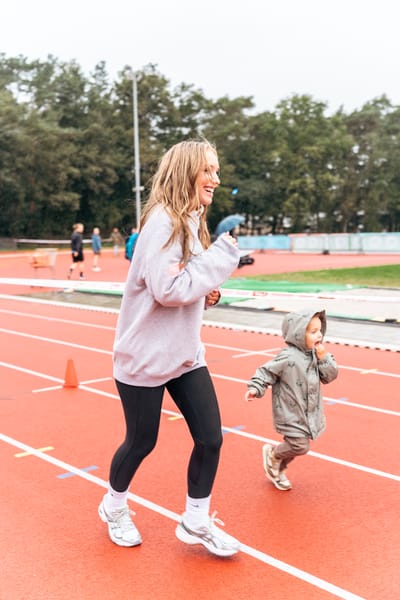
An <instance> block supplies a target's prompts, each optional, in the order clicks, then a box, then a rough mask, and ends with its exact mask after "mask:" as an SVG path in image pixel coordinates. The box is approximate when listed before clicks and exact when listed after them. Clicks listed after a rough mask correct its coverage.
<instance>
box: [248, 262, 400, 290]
mask: <svg viewBox="0 0 400 600" xmlns="http://www.w3.org/2000/svg"><path fill="white" fill-rule="evenodd" d="M251 279H255V280H258V281H283V280H284V281H288V282H299V283H314V284H315V283H318V284H328V283H332V284H334V283H336V284H337V283H340V284H343V285H351V286H364V287H385V288H400V264H398V265H382V266H377V267H357V268H352V269H327V270H323V271H297V272H295V273H279V274H274V275H253V276H252V277H251Z"/></svg>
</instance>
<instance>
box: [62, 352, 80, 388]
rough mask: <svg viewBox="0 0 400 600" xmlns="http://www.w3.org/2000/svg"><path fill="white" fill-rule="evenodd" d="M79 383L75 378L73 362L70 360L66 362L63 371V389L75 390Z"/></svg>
mask: <svg viewBox="0 0 400 600" xmlns="http://www.w3.org/2000/svg"><path fill="white" fill-rule="evenodd" d="M78 385H79V382H78V378H77V376H76V371H75V365H74V361H73V360H72V359H71V358H70V359H68V362H67V368H66V370H65V381H64V387H66V388H75V387H78Z"/></svg>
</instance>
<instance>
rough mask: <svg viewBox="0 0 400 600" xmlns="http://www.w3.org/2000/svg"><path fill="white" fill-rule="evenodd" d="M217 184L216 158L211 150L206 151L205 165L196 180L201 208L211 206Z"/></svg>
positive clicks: (217, 163) (218, 182) (217, 168)
mask: <svg viewBox="0 0 400 600" xmlns="http://www.w3.org/2000/svg"><path fill="white" fill-rule="evenodd" d="M219 184H220V180H219V162H218V157H217V155H216V154H215V152H214V151H213V150H211V149H208V150H207V151H206V164H205V165H204V167H203V168H202V169H201V170H200V172H199V174H198V175H197V179H196V188H197V193H198V197H199V200H200V204H201V205H202V206H209V205H210V204H211V202H212V201H213V194H214V190H215V188H216V187H217V186H219Z"/></svg>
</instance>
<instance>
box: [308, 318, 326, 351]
mask: <svg viewBox="0 0 400 600" xmlns="http://www.w3.org/2000/svg"><path fill="white" fill-rule="evenodd" d="M321 328H322V324H321V319H320V318H319V317H313V318H312V319H311V321H310V322H309V324H308V326H307V329H306V338H305V344H306V348H307V349H308V350H312V349H313V348H315V346H317V344H319V343H320V342H322V331H321Z"/></svg>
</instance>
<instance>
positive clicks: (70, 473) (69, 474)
mask: <svg viewBox="0 0 400 600" xmlns="http://www.w3.org/2000/svg"><path fill="white" fill-rule="evenodd" d="M98 468H99V467H96V466H95V465H92V466H91V467H85V468H84V469H81V471H95V470H96V469H98ZM75 475H76V473H72V472H71V471H69V472H68V473H61V475H57V477H58V479H67V477H74V476H75Z"/></svg>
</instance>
